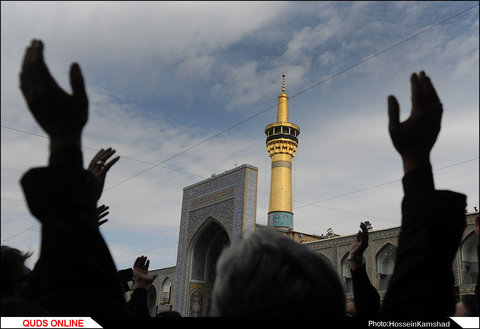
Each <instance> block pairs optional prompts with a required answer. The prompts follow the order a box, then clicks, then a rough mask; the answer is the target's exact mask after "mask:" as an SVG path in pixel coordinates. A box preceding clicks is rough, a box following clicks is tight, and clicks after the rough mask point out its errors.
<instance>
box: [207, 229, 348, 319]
mask: <svg viewBox="0 0 480 329" xmlns="http://www.w3.org/2000/svg"><path fill="white" fill-rule="evenodd" d="M216 271H217V273H216V278H215V283H214V288H213V293H212V308H211V314H210V315H211V316H217V317H284V318H285V317H309V318H317V317H322V318H343V317H345V295H344V291H343V288H342V284H341V283H340V279H339V277H338V275H337V273H336V272H335V271H334V269H333V268H332V267H331V265H330V264H327V263H326V262H325V261H324V260H323V259H321V258H320V256H319V255H317V254H315V253H314V252H312V251H311V250H309V249H307V247H305V246H304V245H301V244H299V243H297V242H294V241H292V240H290V239H288V238H287V237H285V236H284V235H282V234H281V233H280V232H278V231H276V230H274V229H271V228H262V229H260V230H257V231H256V232H254V233H251V234H250V235H249V236H247V237H246V238H245V239H244V240H243V241H242V242H241V243H240V244H237V245H234V246H230V247H229V248H227V249H225V250H224V251H223V252H222V254H221V255H220V258H219V260H218V263H217V267H216Z"/></svg>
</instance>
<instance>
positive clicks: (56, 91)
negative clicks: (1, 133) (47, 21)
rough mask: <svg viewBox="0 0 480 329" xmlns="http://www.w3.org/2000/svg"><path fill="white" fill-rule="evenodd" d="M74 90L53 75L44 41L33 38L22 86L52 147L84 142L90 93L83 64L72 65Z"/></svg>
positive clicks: (27, 53) (78, 144)
mask: <svg viewBox="0 0 480 329" xmlns="http://www.w3.org/2000/svg"><path fill="white" fill-rule="evenodd" d="M70 84H71V87H72V92H73V93H72V94H68V93H66V92H65V91H64V90H63V89H62V88H61V87H60V86H59V85H58V84H57V82H56V81H55V79H54V78H53V77H52V76H51V74H50V72H49V70H48V67H47V65H46V64H45V61H44V58H43V43H42V41H40V40H32V42H31V44H30V46H29V47H28V48H27V50H26V52H25V57H24V59H23V63H22V71H21V73H20V89H21V90H22V93H23V96H24V98H25V100H26V102H27V104H28V107H29V109H30V112H31V113H32V115H33V116H34V118H35V120H36V121H37V122H38V124H39V125H40V126H41V127H42V129H43V130H45V132H46V133H47V134H48V135H49V137H50V149H51V150H55V149H58V148H60V147H62V146H66V145H74V146H78V147H79V146H80V145H81V133H82V130H83V127H84V126H85V124H86V123H87V119H88V97H87V94H86V91H85V83H84V79H83V75H82V72H81V71H80V66H79V65H78V64H77V63H74V64H72V65H71V67H70Z"/></svg>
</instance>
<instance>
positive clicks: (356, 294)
mask: <svg viewBox="0 0 480 329" xmlns="http://www.w3.org/2000/svg"><path fill="white" fill-rule="evenodd" d="M350 272H351V273H352V281H353V301H354V303H355V309H356V310H357V314H358V317H360V318H374V317H375V316H376V315H377V314H378V310H379V309H380V295H379V294H378V292H377V289H375V287H374V286H373V285H372V283H371V282H370V279H369V278H368V275H367V271H366V270H365V264H363V265H362V266H360V267H359V268H357V269H356V270H355V271H350Z"/></svg>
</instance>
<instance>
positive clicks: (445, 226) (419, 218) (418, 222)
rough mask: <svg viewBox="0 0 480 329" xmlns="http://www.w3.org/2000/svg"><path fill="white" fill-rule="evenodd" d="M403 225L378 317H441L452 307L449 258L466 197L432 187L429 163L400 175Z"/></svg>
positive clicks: (460, 230)
mask: <svg viewBox="0 0 480 329" xmlns="http://www.w3.org/2000/svg"><path fill="white" fill-rule="evenodd" d="M402 183H403V188H404V192H405V196H404V198H403V201H402V228H401V231H400V236H399V239H398V249H397V256H396V262H395V269H394V273H393V275H392V278H391V280H390V282H389V286H388V289H387V293H386V295H385V299H384V301H383V304H382V307H381V309H380V313H379V315H380V317H390V318H401V317H403V318H439V317H440V318H443V317H448V316H451V315H452V314H453V313H454V311H455V296H454V293H453V283H454V278H453V272H452V262H453V259H454V256H455V253H456V252H457V249H458V247H459V244H460V240H461V236H462V233H463V230H464V228H465V204H466V196H465V195H463V194H459V193H455V192H451V191H437V190H435V189H434V184H433V175H432V171H431V168H428V169H423V170H416V171H412V172H410V173H408V174H407V175H405V177H404V178H403V181H402Z"/></svg>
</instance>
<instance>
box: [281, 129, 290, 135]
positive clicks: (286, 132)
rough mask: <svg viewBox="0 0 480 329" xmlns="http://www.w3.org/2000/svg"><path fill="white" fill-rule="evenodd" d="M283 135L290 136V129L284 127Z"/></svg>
mask: <svg viewBox="0 0 480 329" xmlns="http://www.w3.org/2000/svg"><path fill="white" fill-rule="evenodd" d="M282 130H283V133H284V134H287V135H288V134H290V131H289V128H288V127H282Z"/></svg>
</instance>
